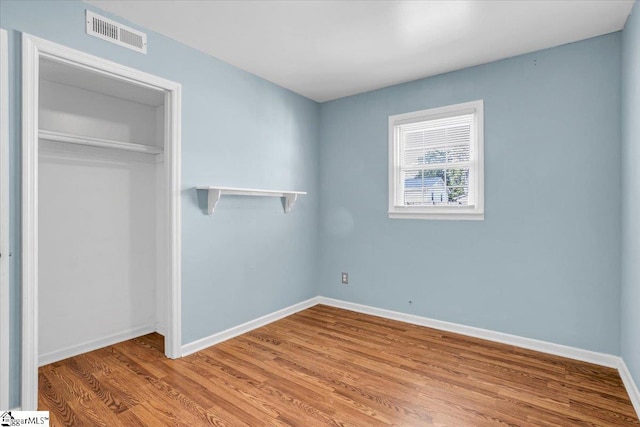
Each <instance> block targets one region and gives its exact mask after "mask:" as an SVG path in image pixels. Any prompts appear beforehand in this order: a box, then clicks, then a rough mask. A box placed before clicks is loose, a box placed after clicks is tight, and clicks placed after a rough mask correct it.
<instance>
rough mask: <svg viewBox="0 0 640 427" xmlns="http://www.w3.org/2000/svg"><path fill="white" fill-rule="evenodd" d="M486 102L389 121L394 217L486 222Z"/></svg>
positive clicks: (390, 182)
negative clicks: (484, 158) (483, 126)
mask: <svg viewBox="0 0 640 427" xmlns="http://www.w3.org/2000/svg"><path fill="white" fill-rule="evenodd" d="M482 110H483V102H482V100H480V101H473V102H467V103H464V104H457V105H450V106H447V107H441V108H433V109H430V110H423V111H416V112H413V113H406V114H399V115H397V116H391V117H389V217H390V218H410V219H484V170H483V169H484V160H483V129H482V124H483V117H482Z"/></svg>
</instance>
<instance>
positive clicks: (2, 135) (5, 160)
mask: <svg viewBox="0 0 640 427" xmlns="http://www.w3.org/2000/svg"><path fill="white" fill-rule="evenodd" d="M0 95H2V96H0V162H1V163H0V349H3V350H2V351H0V408H7V409H8V408H9V357H10V354H9V351H8V350H7V349H9V333H10V329H9V319H10V317H9V307H10V305H9V285H10V283H9V269H10V267H11V262H10V259H9V253H10V252H9V251H10V249H9V215H10V212H11V211H10V205H9V203H10V201H9V188H10V187H9V175H10V174H9V41H8V34H7V31H6V30H4V29H2V28H0Z"/></svg>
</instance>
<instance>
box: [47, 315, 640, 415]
mask: <svg viewBox="0 0 640 427" xmlns="http://www.w3.org/2000/svg"><path fill="white" fill-rule="evenodd" d="M162 347H163V342H162V337H161V336H160V335H157V334H150V335H146V336H144V337H141V338H137V339H134V340H131V341H126V342H123V343H120V344H117V345H113V346H110V347H106V348H103V349H100V350H96V351H93V352H91V353H87V354H83V355H80V356H76V357H73V358H70V359H66V360H63V361H60V362H56V363H53V364H50V365H47V366H43V367H42V368H40V372H39V380H40V394H39V409H40V410H48V411H51V425H52V426H57V425H67V426H74V425H86V426H120V425H122V426H138V425H142V426H162V425H175V426H201V425H215V426H245V425H248V426H263V425H264V426H266V425H269V426H290V425H292V426H304V427H308V426H323V425H333V426H346V425H352V426H387V425H397V426H423V425H424V426H431V425H434V426H455V427H461V426H474V427H475V426H574V425H575V426H631V425H633V426H640V422H638V418H637V416H636V414H635V412H634V410H633V407H632V405H631V403H630V401H629V397H628V395H627V393H626V391H625V389H624V386H623V385H622V381H621V380H620V377H619V376H618V373H617V371H615V370H614V369H609V368H603V367H600V366H597V365H592V364H588V363H583V362H576V361H573V360H569V359H564V358H561V357H556V356H550V355H546V354H542V353H537V352H534V351H529V350H523V349H520V348H517V347H511V346H508V345H503V344H496V343H492V342H488V341H483V340H480V339H474V338H469V337H465V336H462V335H456V334H451V333H446V332H442V331H437V330H434V329H429V328H424V327H419V326H414V325H409V324H405V323H401V322H396V321H391V320H385V319H382V318H378V317H373V316H367V315H363V314H358V313H354V312H351V311H346V310H340V309H336V308H332V307H327V306H322V305H318V306H315V307H313V308H310V309H308V310H305V311H302V312H300V313H297V314H295V315H292V316H290V317H288V318H286V319H283V320H280V321H278V322H275V323H272V324H270V325H268V326H265V327H262V328H260V329H256V330H254V331H252V332H249V333H247V334H244V335H242V336H240V337H237V338H234V339H231V340H229V341H226V342H224V343H222V344H219V345H217V346H214V347H211V348H208V349H206V350H203V351H200V352H198V353H196V354H193V355H191V356H187V357H185V358H183V359H180V360H169V359H166V358H165V357H164V356H163V353H162Z"/></svg>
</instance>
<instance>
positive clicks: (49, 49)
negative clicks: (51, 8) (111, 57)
mask: <svg viewBox="0 0 640 427" xmlns="http://www.w3.org/2000/svg"><path fill="white" fill-rule="evenodd" d="M41 58H46V59H52V60H55V61H57V62H63V63H66V64H69V65H72V66H75V67H79V68H82V69H86V70H88V71H91V72H94V73H100V74H103V75H107V76H109V77H111V78H115V79H119V80H122V81H125V82H128V83H131V84H135V85H138V86H143V87H147V88H153V89H156V90H158V89H159V90H162V91H163V92H164V94H165V126H164V139H165V150H164V168H165V169H164V172H165V173H164V176H165V186H164V191H165V200H166V214H167V215H166V219H165V221H164V228H165V233H166V236H167V245H166V246H167V248H166V249H165V251H166V259H167V260H169V262H168V263H167V266H166V269H165V278H166V280H165V283H167V304H166V319H167V330H166V331H165V354H166V355H167V357H169V358H172V359H175V358H179V357H181V343H182V339H181V273H180V271H181V270H180V269H181V265H180V263H181V235H180V234H181V230H180V185H181V184H180V164H181V161H180V153H181V149H180V144H181V117H182V114H181V105H182V103H181V91H182V88H181V85H180V84H179V83H175V82H172V81H169V80H165V79H162V78H160V77H157V76H154V75H151V74H147V73H144V72H142V71H138V70H135V69H133V68H129V67H126V66H123V65H120V64H118V63H115V62H111V61H107V60H105V59H102V58H99V57H97V56H93V55H89V54H87V53H84V52H81V51H78V50H75V49H71V48H68V47H65V46H62V45H59V44H56V43H53V42H50V41H48V40H44V39H41V38H38V37H34V36H32V35H29V34H26V33H23V34H22V373H21V374H22V377H21V383H22V387H21V389H22V392H21V394H22V396H21V409H22V410H23V411H28V410H36V409H37V406H38V86H39V78H40V71H39V63H40V59H41Z"/></svg>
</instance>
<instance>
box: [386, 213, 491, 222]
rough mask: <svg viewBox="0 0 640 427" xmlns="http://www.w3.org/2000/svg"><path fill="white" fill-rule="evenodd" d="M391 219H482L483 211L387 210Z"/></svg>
mask: <svg viewBox="0 0 640 427" xmlns="http://www.w3.org/2000/svg"><path fill="white" fill-rule="evenodd" d="M389 218H392V219H432V220H472V221H484V212H473V211H471V212H470V211H466V212H464V211H463V212H451V211H448V212H437V211H430V212H416V211H389Z"/></svg>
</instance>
